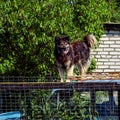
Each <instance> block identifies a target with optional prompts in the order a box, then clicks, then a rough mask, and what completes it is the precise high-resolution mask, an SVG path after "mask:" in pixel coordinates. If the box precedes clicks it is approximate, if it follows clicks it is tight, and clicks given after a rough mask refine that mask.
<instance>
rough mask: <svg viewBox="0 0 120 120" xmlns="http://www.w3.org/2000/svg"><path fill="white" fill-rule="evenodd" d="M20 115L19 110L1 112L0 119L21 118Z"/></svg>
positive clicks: (18, 119)
mask: <svg viewBox="0 0 120 120" xmlns="http://www.w3.org/2000/svg"><path fill="white" fill-rule="evenodd" d="M20 115H21V114H20V112H19V111H13V112H6V113H1V114H0V120H20Z"/></svg>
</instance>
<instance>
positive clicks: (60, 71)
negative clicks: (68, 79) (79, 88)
mask: <svg viewBox="0 0 120 120" xmlns="http://www.w3.org/2000/svg"><path fill="white" fill-rule="evenodd" d="M58 71H59V75H60V78H61V82H64V73H65V71H64V70H63V69H62V68H58Z"/></svg>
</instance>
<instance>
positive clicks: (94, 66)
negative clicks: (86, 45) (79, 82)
mask: <svg viewBox="0 0 120 120" xmlns="http://www.w3.org/2000/svg"><path fill="white" fill-rule="evenodd" d="M96 64H97V61H96V59H95V58H92V60H91V65H90V67H89V69H88V72H92V70H95V69H96Z"/></svg>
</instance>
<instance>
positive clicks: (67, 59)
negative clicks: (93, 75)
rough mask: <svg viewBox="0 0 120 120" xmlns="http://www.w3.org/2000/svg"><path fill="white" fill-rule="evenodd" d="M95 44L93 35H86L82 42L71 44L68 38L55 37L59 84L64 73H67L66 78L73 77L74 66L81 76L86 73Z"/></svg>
mask: <svg viewBox="0 0 120 120" xmlns="http://www.w3.org/2000/svg"><path fill="white" fill-rule="evenodd" d="M95 43H96V38H95V36H94V35H93V34H89V35H86V36H85V37H84V38H83V41H78V40H77V41H75V42H72V43H70V38H69V36H63V35H62V36H56V37H55V49H54V54H55V61H56V65H57V69H58V71H59V75H60V77H61V82H63V81H64V79H65V73H67V78H69V77H71V76H73V70H74V67H75V66H77V67H78V69H79V71H80V74H81V75H82V76H83V75H84V74H85V73H86V72H87V70H88V68H89V66H90V52H91V48H92V47H93V46H94V45H95ZM66 81H67V82H69V81H70V80H69V79H67V80H66Z"/></svg>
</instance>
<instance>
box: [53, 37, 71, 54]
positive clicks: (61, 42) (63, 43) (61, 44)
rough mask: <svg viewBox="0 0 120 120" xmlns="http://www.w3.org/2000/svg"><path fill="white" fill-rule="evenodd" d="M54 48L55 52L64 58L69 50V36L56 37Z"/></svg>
mask: <svg viewBox="0 0 120 120" xmlns="http://www.w3.org/2000/svg"><path fill="white" fill-rule="evenodd" d="M55 47H56V49H57V52H58V53H59V54H60V55H62V56H64V55H66V54H67V53H68V52H69V50H70V38H69V36H63V35H62V36H56V37H55Z"/></svg>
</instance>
